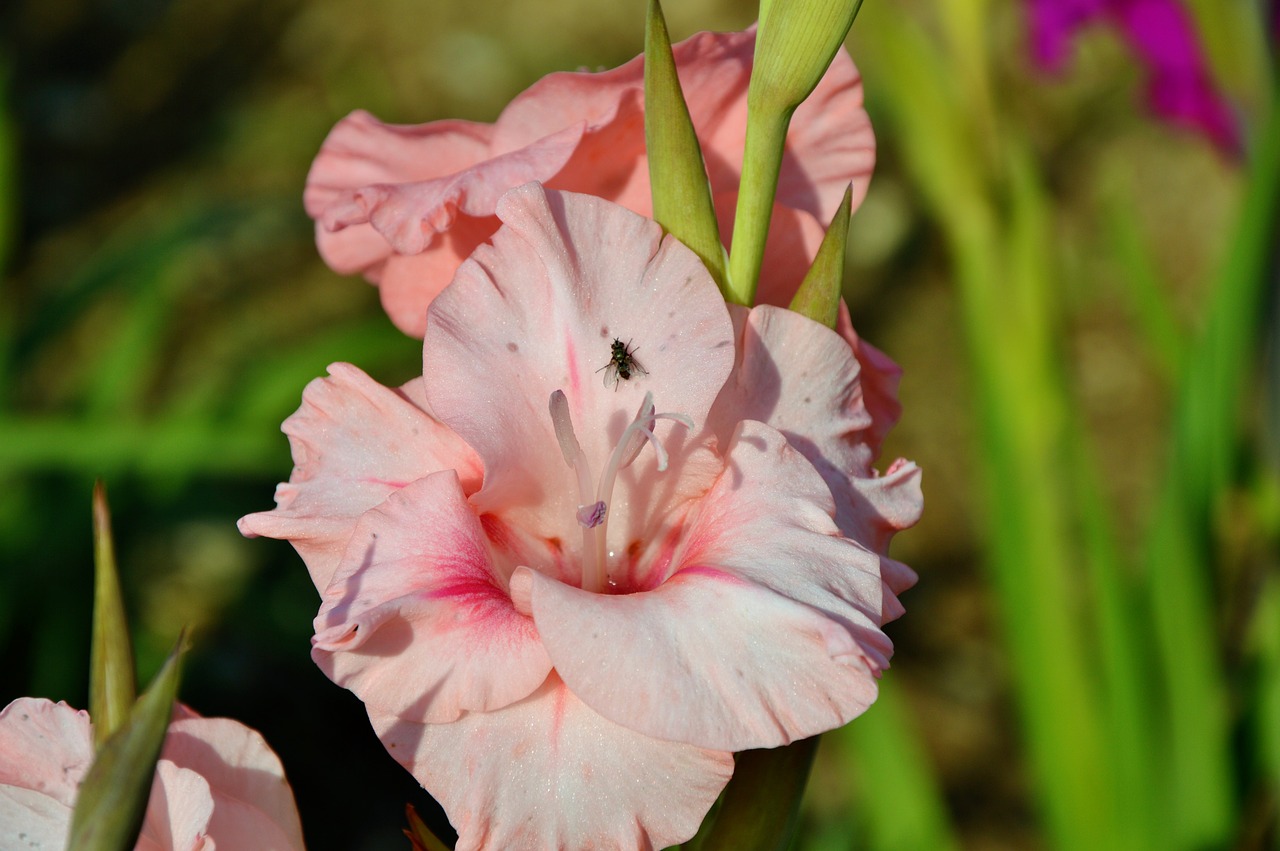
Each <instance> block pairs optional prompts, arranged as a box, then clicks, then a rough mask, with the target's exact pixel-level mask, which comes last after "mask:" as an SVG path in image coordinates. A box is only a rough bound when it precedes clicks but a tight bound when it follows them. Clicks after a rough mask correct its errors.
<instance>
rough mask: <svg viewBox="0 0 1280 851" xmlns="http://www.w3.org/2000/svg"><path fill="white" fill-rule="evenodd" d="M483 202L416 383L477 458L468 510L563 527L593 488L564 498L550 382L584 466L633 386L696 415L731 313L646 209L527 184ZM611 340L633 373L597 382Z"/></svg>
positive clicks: (612, 430) (630, 404)
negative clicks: (483, 226)
mask: <svg viewBox="0 0 1280 851" xmlns="http://www.w3.org/2000/svg"><path fill="white" fill-rule="evenodd" d="M498 214H499V216H500V217H501V218H502V220H503V222H504V225H503V227H502V229H501V230H499V231H498V233H497V234H495V235H494V238H493V244H492V245H483V246H481V247H480V248H478V249H477V250H476V253H475V254H473V255H472V256H471V258H470V259H469V260H467V262H466V263H464V264H463V266H462V268H461V269H459V271H458V276H457V277H456V278H455V280H454V283H453V285H452V286H450V287H449V288H448V289H447V290H445V292H443V293H442V294H441V295H440V297H439V298H438V299H436V301H435V303H434V304H433V306H432V309H431V314H430V318H429V320H428V326H427V335H426V339H425V341H424V348H423V360H424V363H425V364H426V374H427V379H426V390H427V398H428V400H429V401H430V405H431V409H432V410H433V411H434V412H435V413H436V415H437V416H438V417H439V418H440V420H441V421H442V422H444V423H445V424H447V425H448V426H449V427H451V428H452V429H453V430H454V431H455V432H457V433H458V435H459V436H461V437H462V439H463V440H465V441H466V442H467V443H468V444H469V445H470V446H471V447H473V448H474V449H475V451H476V453H477V454H478V455H479V456H480V458H481V459H482V461H483V463H484V466H485V470H486V476H485V481H484V486H483V488H482V489H481V490H480V491H479V492H478V493H476V494H475V495H474V496H473V503H474V504H475V505H476V507H477V509H478V510H480V511H482V512H484V511H489V510H494V511H495V512H497V511H499V510H500V512H501V515H502V517H503V519H504V520H507V521H508V522H511V523H513V524H514V525H517V526H522V527H525V528H530V529H538V530H540V531H542V533H543V534H545V535H548V536H556V537H559V538H563V539H566V540H572V539H574V538H575V537H576V536H577V535H578V533H579V532H580V529H579V527H578V525H577V523H576V521H575V519H574V518H575V516H576V513H575V512H576V509H577V506H578V505H580V504H589V503H590V502H592V501H593V500H592V499H580V498H579V492H578V488H577V480H576V479H575V478H574V475H573V473H572V471H571V470H570V468H569V467H568V466H567V464H566V463H565V460H564V457H563V456H562V454H561V452H560V450H559V449H558V448H557V438H556V436H555V433H554V430H553V425H552V420H551V416H550V414H549V413H548V399H549V398H550V397H551V394H552V393H553V392H554V391H557V390H560V391H562V392H563V393H564V394H565V397H566V399H567V402H568V410H569V414H570V417H571V418H572V421H573V426H574V428H575V429H576V432H577V438H578V440H579V441H580V443H581V446H582V448H583V450H584V452H585V455H586V458H587V459H589V462H590V465H591V468H592V471H593V474H594V475H597V476H598V475H599V474H600V472H601V470H603V469H604V466H605V463H606V461H607V459H608V458H609V457H610V454H611V453H612V452H613V449H614V446H615V445H616V444H617V443H618V441H619V439H620V437H621V435H622V431H623V429H624V428H625V427H626V426H627V424H629V423H630V422H631V421H632V419H633V418H634V417H635V415H636V411H637V410H638V408H639V405H640V402H641V401H642V398H643V397H644V395H645V393H646V392H652V393H653V396H654V399H655V404H656V406H657V408H658V409H659V410H660V411H675V412H679V413H681V414H684V415H686V416H688V417H691V418H692V419H693V421H694V423H695V424H700V423H701V421H702V420H704V419H705V417H706V415H707V411H708V409H709V408H710V407H711V402H712V401H713V400H714V399H715V396H716V393H717V392H718V391H719V388H720V385H721V384H722V383H723V382H724V379H725V376H726V375H727V374H728V372H729V369H730V367H731V366H732V363H733V340H732V324H731V322H730V321H729V316H728V312H727V311H726V309H725V305H724V301H723V299H722V297H721V296H720V292H719V290H717V289H716V287H715V284H714V283H713V282H712V281H711V278H710V276H709V275H708V273H707V271H706V269H705V268H704V267H703V265H702V264H701V262H699V260H698V258H697V256H696V255H694V254H693V252H691V251H690V250H689V249H687V248H685V247H684V246H683V245H681V244H680V243H679V242H678V241H676V240H675V239H673V238H671V237H666V238H664V237H663V234H662V229H661V228H660V227H659V226H658V225H657V224H655V223H654V222H652V221H650V220H648V219H644V218H641V217H640V216H637V215H635V214H634V213H631V212H629V211H627V210H625V209H623V208H621V207H618V206H617V205H614V204H610V203H608V202H606V201H602V200H600V199H599V198H593V197H590V196H585V195H574V194H571V193H562V192H556V191H553V190H547V189H545V188H543V187H542V186H539V185H537V184H528V185H525V186H523V187H520V188H519V189H516V190H513V191H512V192H510V193H508V194H507V195H506V196H505V197H504V199H503V201H502V203H501V204H500V205H499V209H498ZM476 328H486V329H488V331H489V332H488V333H484V334H477V333H475V329H476ZM614 340H619V341H622V342H623V343H624V344H626V345H627V346H628V348H629V350H630V351H631V352H632V353H634V355H635V358H636V360H637V361H639V362H640V363H642V364H643V367H644V370H645V373H644V374H643V375H641V374H633V376H632V378H631V379H630V380H621V379H619V380H618V381H617V382H616V383H614V384H613V386H611V387H610V386H606V385H605V382H604V377H605V375H606V374H607V372H606V370H607V366H608V364H609V361H610V353H611V346H612V343H613V341H614ZM676 429H679V430H683V429H684V427H683V426H681V425H673V424H671V423H670V422H667V421H662V422H660V423H659V424H658V425H657V427H656V432H657V434H658V437H659V439H660V440H665V439H667V438H668V437H669V436H670V435H671V434H672V432H673V431H675V430H676Z"/></svg>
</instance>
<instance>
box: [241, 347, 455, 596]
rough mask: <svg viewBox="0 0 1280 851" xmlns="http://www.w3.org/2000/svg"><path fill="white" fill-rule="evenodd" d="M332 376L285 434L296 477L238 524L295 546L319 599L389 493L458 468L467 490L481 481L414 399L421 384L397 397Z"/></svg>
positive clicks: (309, 394) (351, 374)
mask: <svg viewBox="0 0 1280 851" xmlns="http://www.w3.org/2000/svg"><path fill="white" fill-rule="evenodd" d="M329 373H330V375H329V377H328V378H318V379H316V380H315V381H312V382H311V384H309V385H308V386H307V389H306V390H305V391H304V392H303V394H302V407H301V408H299V409H298V412H297V413H295V414H294V415H293V416H291V417H290V418H289V419H287V420H285V422H284V425H283V426H282V430H283V431H284V432H285V434H287V435H289V443H290V445H291V446H292V448H293V462H294V469H293V474H292V476H290V478H289V481H288V482H287V483H286V484H282V485H280V486H279V488H277V490H276V508H275V509H274V510H272V511H263V512H259V513H257V514H250V515H248V516H246V517H243V518H241V519H240V531H241V532H243V533H244V534H246V535H264V536H266V537H269V538H283V539H286V540H288V541H289V542H290V543H292V544H293V545H294V547H295V548H296V549H297V550H298V553H299V554H300V555H301V556H302V558H303V561H305V562H306V564H307V569H308V570H309V571H310V573H311V579H312V581H313V582H314V583H315V585H316V588H317V590H320V591H323V590H324V588H325V587H326V586H327V585H328V584H329V581H330V579H331V578H332V576H333V571H334V569H335V568H336V567H337V565H338V560H339V558H340V557H341V556H342V552H343V550H344V549H345V548H346V544H347V541H348V540H349V539H350V537H351V532H352V530H353V529H354V527H355V523H356V520H357V519H359V517H360V515H361V514H363V513H364V512H365V511H367V510H368V509H369V508H372V507H373V506H375V505H377V504H378V503H380V502H381V501H382V500H383V499H385V498H386V497H387V495H388V494H390V493H392V492H393V491H395V490H397V489H399V488H402V487H404V486H405V485H406V484H408V483H409V482H412V481H414V480H416V479H419V478H422V477H423V476H426V475H429V474H430V473H433V472H436V471H438V470H443V469H456V470H457V471H458V472H459V475H460V476H461V477H462V479H463V482H464V487H467V488H469V489H474V488H475V487H477V486H478V484H479V478H480V468H479V462H478V459H476V457H475V455H474V453H472V452H471V450H470V449H469V448H468V447H467V446H466V445H465V444H464V443H462V441H460V440H459V439H458V438H457V436H456V435H454V434H453V433H452V432H450V431H449V429H447V428H445V427H444V426H442V425H440V423H438V422H436V421H435V420H433V419H432V417H431V416H430V414H429V413H427V411H426V410H424V408H423V403H422V401H421V400H419V401H415V400H414V399H413V398H411V394H410V391H409V388H410V387H411V386H412V385H415V384H420V382H412V383H411V385H406V387H405V388H404V389H401V390H398V391H397V390H391V389H388V388H386V387H383V386H382V385H380V384H378V383H377V382H375V381H374V380H373V379H371V378H369V376H367V375H365V374H364V373H363V372H361V371H360V370H359V369H357V368H356V367H354V366H351V365H350V364H333V365H332V366H330V367H329ZM414 392H418V391H414Z"/></svg>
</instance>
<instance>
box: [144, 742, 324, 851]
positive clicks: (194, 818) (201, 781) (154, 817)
mask: <svg viewBox="0 0 1280 851" xmlns="http://www.w3.org/2000/svg"><path fill="white" fill-rule="evenodd" d="M212 816H213V794H212V793H211V792H210V790H209V783H208V781H207V780H206V779H205V778H203V777H201V776H200V773H199V772H197V771H192V770H191V769H189V768H182V767H179V766H177V765H174V764H173V763H172V762H169V761H168V760H165V759H161V760H160V762H158V763H157V764H156V775H155V779H154V780H153V781H152V782H151V798H150V800H149V801H148V802H147V814H146V817H145V819H144V820H143V823H142V833H141V835H140V836H139V837H138V847H137V849H135V851H152V849H155V851H212V849H213V848H214V847H215V840H214V839H212V838H211V837H210V836H209V833H210V831H209V819H210V818H211V817H212ZM224 847H227V848H244V847H252V848H259V847H264V846H259V845H256V844H254V845H250V846H244V845H231V844H225V845H224ZM297 847H299V848H301V847H302V846H300V845H299V846H297Z"/></svg>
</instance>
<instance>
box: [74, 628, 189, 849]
mask: <svg viewBox="0 0 1280 851" xmlns="http://www.w3.org/2000/svg"><path fill="white" fill-rule="evenodd" d="M184 641H185V636H182V637H179V639H178V643H177V645H176V646H175V647H174V648H173V652H172V653H170V654H169V658H168V659H167V660H166V661H165V663H164V667H162V668H161V669H160V673H158V674H156V678H155V679H154V680H152V681H151V685H150V686H149V687H148V688H147V690H146V691H145V692H143V694H142V697H140V698H138V702H137V703H136V704H134V707H133V711H132V712H130V713H129V719H128V720H127V721H126V722H125V723H124V724H123V725H122V726H121V727H120V728H119V729H118V730H116V731H115V732H114V733H112V734H111V736H110V737H108V738H107V740H106V741H105V742H103V743H102V746H101V747H99V748H98V753H97V755H96V756H95V757H94V760H93V765H91V766H89V771H88V773H87V774H85V778H84V782H83V783H81V784H80V792H79V795H78V796H77V797H76V805H75V810H74V811H73V812H72V814H71V835H70V838H69V839H68V841H67V847H68V848H75V849H76V851H129V849H132V848H133V847H134V844H135V843H136V842H137V841H138V833H139V832H140V831H141V830H142V819H143V817H144V816H145V815H146V812H147V800H148V799H149V798H150V796H151V781H152V779H153V778H154V777H155V773H156V762H157V761H158V760H159V759H160V751H161V748H163V746H164V739H165V734H166V733H167V732H168V730H169V719H170V718H171V717H172V715H173V702H174V700H175V699H176V698H177V695H178V679H179V666H178V660H179V657H180V656H181V653H182V648H183V642H184Z"/></svg>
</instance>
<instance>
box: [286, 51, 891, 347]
mask: <svg viewBox="0 0 1280 851" xmlns="http://www.w3.org/2000/svg"><path fill="white" fill-rule="evenodd" d="M754 49H755V31H754V30H749V31H747V32H741V33H727V34H720V33H700V34H698V35H695V36H693V37H692V38H689V39H687V40H685V41H683V42H681V43H680V44H678V45H676V46H675V56H676V63H677V67H678V70H679V74H680V82H681V85H682V86H683V88H684V93H685V98H686V100H687V101H688V104H689V111H690V114H691V115H692V117H693V122H694V125H695V127H696V129H697V132H698V138H699V141H700V142H701V143H702V151H703V156H704V159H705V160H706V164H707V170H708V175H709V178H710V181H711V187H712V191H713V192H714V195H715V204H716V208H717V211H718V212H719V213H720V215H721V234H722V236H723V238H724V239H726V240H728V239H729V236H730V228H731V225H732V217H733V211H734V208H735V206H736V204H737V190H738V179H739V176H740V174H741V171H742V146H743V141H744V138H745V133H746V111H747V81H748V78H749V76H750V73H751V57H752V53H753V51H754ZM643 84H644V67H643V57H637V58H636V59H634V60H632V61H631V62H628V63H627V64H625V65H623V66H621V67H619V68H615V69H613V70H611V71H606V72H603V73H586V72H575V73H559V74H551V75H549V76H547V77H545V78H543V79H542V80H540V81H539V82H537V83H535V84H534V85H533V86H532V87H530V88H529V89H528V90H527V91H525V92H524V93H523V94H521V95H519V96H517V97H516V99H515V100H513V101H512V102H511V103H510V104H509V105H508V106H507V108H506V109H505V110H503V112H502V114H501V115H500V116H499V117H498V120H497V121H496V122H495V123H494V124H478V123H474V122H469V121H436V122H432V123H430V124H422V125H418V126H393V125H387V124H383V123H381V122H379V121H378V120H377V119H376V118H374V117H373V116H371V115H369V114H368V113H366V112H354V113H352V114H351V115H349V116H347V117H346V118H345V119H343V120H342V121H340V122H339V123H338V124H337V126H335V127H334V129H333V131H332V132H331V133H330V134H329V137H328V138H327V139H326V140H325V142H324V145H323V146H322V148H321V149H320V153H319V154H318V155H317V157H316V160H315V163H314V165H312V167H311V173H310V175H309V176H308V178H307V189H306V194H305V197H304V201H305V206H306V209H307V212H308V214H310V215H311V217H312V218H314V219H315V220H316V223H317V226H316V241H317V244H318V246H319V248H320V253H321V255H322V256H323V257H324V259H325V261H326V262H327V263H328V264H329V265H330V266H331V267H332V268H333V269H334V270H335V271H338V272H341V273H344V274H350V273H355V272H360V273H362V274H363V275H364V276H365V277H366V278H368V279H369V280H370V281H372V282H373V283H376V284H377V285H378V287H379V291H380V295H381V297H382V303H383V306H384V307H385V308H386V311H387V314H388V315H389V316H390V317H391V320H392V321H393V322H395V324H396V325H397V326H398V327H399V328H400V329H402V330H403V331H405V333H408V334H412V335H415V336H418V337H421V336H422V334H423V331H424V329H425V327H426V321H427V307H428V305H430V303H431V300H432V299H433V298H434V297H435V296H436V294H437V293H439V292H440V290H441V289H443V288H444V286H445V285H446V284H448V283H449V281H450V279H452V277H453V274H454V272H455V271H456V270H457V268H458V265H459V264H460V263H461V262H462V261H463V259H464V258H466V257H467V256H468V255H470V254H471V252H472V250H473V249H474V248H475V247H476V246H477V245H479V244H480V243H482V242H484V241H485V240H486V239H488V238H489V237H490V236H491V235H492V234H493V232H494V231H495V230H496V229H497V227H498V219H497V218H496V216H495V215H494V211H495V208H496V206H495V205H496V204H497V202H498V199H499V198H500V197H501V196H502V195H503V193H505V192H506V191H507V190H508V189H511V188H513V187H515V186H519V185H520V184H522V183H525V182H527V181H535V180H536V181H538V182H540V183H543V184H545V185H547V186H548V187H551V188H554V189H566V190H571V191H574V192H583V193H586V194H589V195H596V196H598V197H601V198H606V199H608V200H610V201H614V202H617V203H619V204H622V205H623V206H625V207H627V208H629V209H631V210H634V211H636V212H638V213H640V214H641V215H646V216H647V215H650V214H651V213H652V209H653V208H652V202H651V199H650V194H649V175H648V163H647V160H646V158H645V148H644V91H643ZM791 128H792V129H791V132H790V134H789V135H788V137H787V146H788V155H787V157H786V158H785V159H784V161H783V166H782V174H781V176H780V180H779V185H778V195H777V205H776V208H775V221H774V226H773V228H772V229H771V230H772V233H771V236H770V242H769V245H768V246H766V254H765V275H764V279H765V281H766V283H765V284H764V285H762V289H761V291H760V294H759V298H758V301H760V302H762V303H767V304H779V305H785V304H787V303H788V302H789V300H790V298H791V295H792V294H793V293H794V291H795V288H796V287H797V286H798V285H799V282H800V280H801V278H802V277H803V275H804V273H805V271H807V270H808V268H809V264H810V263H811V262H812V260H813V257H814V254H815V253H816V251H817V246H818V244H819V242H820V241H821V238H822V233H823V228H824V227H825V226H826V224H827V222H829V221H830V220H831V217H832V215H833V214H834V213H835V209H836V207H837V205H838V204H839V202H840V199H841V196H842V195H843V194H844V190H845V187H846V186H848V185H849V184H850V183H852V184H853V190H854V192H853V203H854V206H855V207H856V206H857V205H858V204H859V203H860V202H861V200H862V197H863V195H864V194H865V192H866V187H867V184H868V182H869V180H870V177H871V169H872V166H873V164H874V161H875V139H874V136H873V134H872V131H871V124H870V122H869V120H868V118H867V114H866V112H865V111H864V110H863V108H862V84H861V78H860V77H859V75H858V72H857V70H856V69H855V68H854V66H853V62H852V60H850V58H849V55H848V54H847V53H846V52H845V51H844V50H843V49H842V50H841V51H840V53H839V54H838V55H837V56H836V58H835V61H834V62H833V63H832V66H831V69H830V70H829V71H828V72H827V75H826V77H824V78H823V80H822V82H821V83H820V84H819V85H818V87H817V89H816V90H815V91H814V93H813V95H812V96H810V98H809V99H808V100H806V101H805V102H804V103H803V104H802V105H801V106H800V108H799V109H798V110H796V113H795V118H794V120H793V121H792V124H791Z"/></svg>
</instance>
